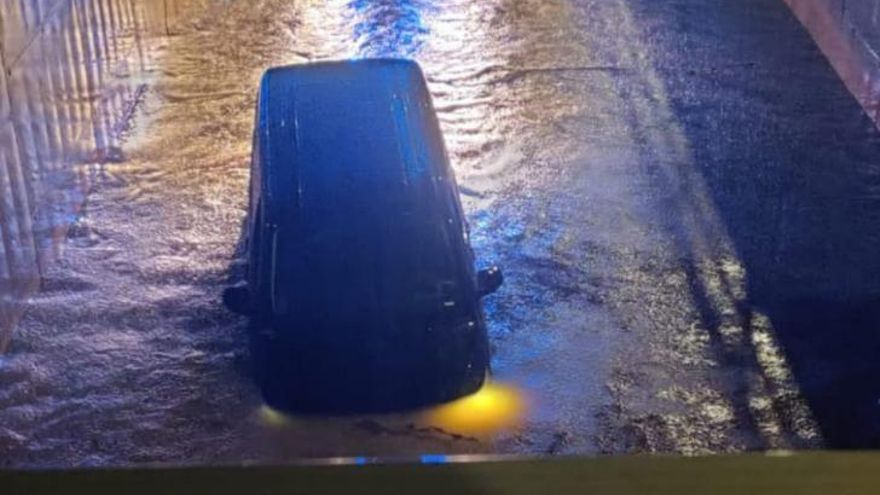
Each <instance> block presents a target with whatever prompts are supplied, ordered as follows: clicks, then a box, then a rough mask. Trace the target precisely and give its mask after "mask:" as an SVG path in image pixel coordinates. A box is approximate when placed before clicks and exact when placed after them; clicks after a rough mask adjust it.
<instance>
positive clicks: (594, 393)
mask: <svg viewBox="0 0 880 495" xmlns="http://www.w3.org/2000/svg"><path fill="white" fill-rule="evenodd" d="M183 3H187V2H183ZM191 3H192V5H188V7H191V8H193V10H192V12H194V13H193V14H192V15H191V16H190V17H188V18H186V19H184V20H181V21H180V22H179V23H178V24H176V26H175V30H174V33H173V36H170V37H167V38H164V39H163V41H162V42H161V43H159V44H157V45H156V46H155V47H154V49H155V65H154V69H153V70H151V71H148V73H147V76H145V79H144V85H145V86H144V88H145V91H144V92H143V98H142V99H141V100H142V101H140V103H139V104H138V105H137V106H136V107H135V108H136V110H135V111H134V112H133V117H132V118H131V120H130V122H129V123H128V125H127V126H126V127H127V130H126V131H125V132H124V133H123V135H122V139H121V140H120V141H119V144H118V147H119V156H118V159H115V160H100V161H101V163H96V162H97V161H98V160H92V161H89V160H85V162H86V164H85V165H81V166H86V167H88V170H98V171H99V172H100V173H96V174H94V175H93V176H92V177H93V180H92V181H91V182H90V184H89V187H88V195H87V198H86V200H85V203H84V205H83V206H82V207H81V208H80V209H79V210H77V211H76V213H75V216H73V217H70V216H68V217H66V218H70V222H69V223H70V225H69V229H68V230H67V234H66V238H65V239H64V240H63V242H61V243H60V249H59V256H58V257H57V258H58V259H57V261H55V262H53V263H47V267H46V268H45V269H44V270H43V272H41V273H40V276H39V279H40V280H41V282H42V283H41V290H40V292H39V293H37V294H36V295H35V296H33V297H32V298H30V299H29V300H28V302H27V305H26V312H25V314H24V317H23V319H22V321H21V322H20V323H19V325H18V327H17V329H16V331H15V333H14V337H13V341H12V347H11V350H10V352H9V353H8V354H6V355H5V356H3V357H2V358H0V464H5V465H10V466H50V465H125V464H132V463H147V462H150V463H153V462H163V463H166V462H167V463H206V462H207V463H215V462H240V461H249V462H250V461H253V462H277V461H285V460H292V459H298V458H303V457H332V456H388V455H392V456H399V455H420V454H447V453H448V454H475V453H501V454H573V453H577V454H598V453H603V454H619V453H631V452H668V453H684V454H702V453H713V452H731V451H743V450H761V449H800V448H816V447H822V446H830V447H846V446H862V447H876V446H878V445H880V407H878V406H877V399H878V398H880V389H878V387H880V385H878V383H880V382H878V381H877V380H876V377H877V376H878V374H877V372H878V371H880V370H878V367H880V365H878V364H877V362H876V361H877V360H876V359H875V357H876V356H877V355H878V351H880V332H876V329H877V328H878V327H880V325H878V323H880V310H878V309H875V306H874V303H873V301H874V300H876V299H877V294H878V292H880V291H878V287H880V284H878V282H880V280H878V277H880V275H878V274H880V250H878V249H876V248H877V246H878V243H877V240H878V239H877V236H878V234H877V233H878V232H880V229H878V228H877V227H878V225H877V224H878V223H880V215H878V212H880V204H878V197H880V196H878V194H877V192H876V191H875V188H876V183H877V180H878V179H877V177H878V175H877V174H878V172H880V167H878V165H880V153H878V152H880V133H878V132H877V130H876V129H875V128H874V127H873V126H872V125H871V123H870V121H869V120H868V119H867V118H866V117H865V116H864V114H863V113H862V112H861V110H860V108H859V107H858V104H857V103H856V101H855V100H854V99H853V98H852V97H851V96H850V95H849V94H848V93H847V92H846V89H845V87H844V86H843V84H842V83H841V82H840V81H839V80H838V79H837V78H836V76H835V74H834V73H833V71H832V70H831V68H830V66H829V65H828V64H827V62H826V61H825V60H824V59H823V58H822V56H821V54H820V53H819V52H818V50H817V48H816V47H815V45H814V44H813V43H812V41H811V40H810V39H809V37H808V36H807V34H806V33H805V32H804V31H803V29H802V28H801V27H800V26H799V25H798V24H797V22H796V20H795V19H794V17H793V16H792V15H791V14H790V13H789V12H788V10H786V8H785V6H784V4H783V2H777V1H771V0H745V1H741V2H725V1H722V0H675V1H665V2H656V1H653V0H594V1H590V0H578V1H574V0H570V1H569V0H555V1H520V2H513V1H507V0H491V1H485V2H479V3H476V2H469V1H466V0H449V1H444V2H429V1H415V0H413V1H369V2H368V1H359V0H330V1H325V2H317V1H302V2H292V1H282V0H259V1H251V2H244V1H216V2H212V1H204V2H191ZM368 56H369V57H372V56H405V57H410V58H414V59H416V60H417V61H419V62H420V63H421V65H422V66H423V68H424V70H425V73H426V75H427V77H428V80H429V85H430V87H431V91H432V93H433V96H434V99H435V105H436V107H437V110H438V113H439V117H440V120H441V125H442V127H443V131H444V134H445V137H446V142H447V146H448V148H449V152H450V156H451V158H452V162H453V166H454V168H455V170H456V173H457V176H458V180H459V184H460V186H461V190H462V193H463V194H464V197H463V200H464V203H465V209H466V213H467V215H468V218H469V220H470V222H471V230H472V234H473V238H472V242H473V244H474V248H475V250H476V252H477V255H478V258H479V260H480V261H479V262H480V263H481V264H488V263H490V262H497V263H499V264H500V265H501V266H502V267H504V269H505V275H506V282H505V285H504V286H503V288H502V290H501V291H499V292H498V293H497V294H496V295H494V296H492V297H491V298H489V299H488V300H487V306H486V311H487V316H488V320H489V332H490V338H491V343H492V347H493V370H494V379H495V380H496V381H497V382H499V383H501V384H504V385H505V387H506V388H504V390H506V391H507V392H510V391H511V390H516V391H518V392H517V393H518V394H519V396H520V397H519V398H518V399H517V400H518V401H519V402H521V403H522V404H524V405H525V407H526V408H527V409H526V411H525V412H524V413H523V414H522V415H521V417H519V421H517V422H516V423H514V424H511V423H510V422H509V421H507V422H505V423H504V425H503V427H502V428H496V429H494V431H491V432H487V431H485V430H482V431H479V432H473V431H469V430H468V429H467V428H465V427H462V426H461V425H460V424H459V423H455V422H444V419H443V418H444V417H445V416H448V415H444V414H443V413H441V412H436V411H427V412H415V413H406V414H395V415H383V416H371V417H344V418H308V417H300V418H293V417H283V416H281V415H278V414H277V413H276V412H274V411H271V410H268V409H266V408H264V407H262V405H261V402H260V398H259V394H258V392H257V390H256V388H255V386H254V385H253V383H252V380H251V377H250V371H249V367H248V359H247V349H246V348H247V345H246V338H245V331H246V322H245V321H244V320H242V319H240V318H237V317H235V316H233V315H231V314H228V313H227V312H226V311H224V310H223V308H222V307H221V306H220V304H219V294H220V291H221V290H222V288H223V286H224V284H225V283H226V281H227V279H228V277H229V273H230V265H233V266H234V265H235V262H234V260H233V258H234V253H235V248H236V243H237V242H238V241H239V239H238V236H239V226H240V224H241V221H242V218H243V216H244V213H245V210H244V208H245V202H246V184H247V180H248V168H247V166H248V159H249V155H250V140H249V138H250V133H251V130H252V126H253V122H252V118H253V107H254V100H255V96H256V94H255V89H256V87H257V84H258V81H259V77H260V75H261V72H262V71H263V70H264V69H265V68H266V67H268V66H272V65H278V64H288V63H303V62H308V61H313V60H323V59H340V58H343V59H344V58H352V57H368ZM81 162H82V160H81ZM510 393H512V392H510ZM478 413H479V414H483V412H479V411H478Z"/></svg>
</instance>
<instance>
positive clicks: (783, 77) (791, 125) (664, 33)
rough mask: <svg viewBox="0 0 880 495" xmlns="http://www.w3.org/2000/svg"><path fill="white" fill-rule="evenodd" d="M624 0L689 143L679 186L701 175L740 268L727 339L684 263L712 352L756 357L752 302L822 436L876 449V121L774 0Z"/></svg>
mask: <svg viewBox="0 0 880 495" xmlns="http://www.w3.org/2000/svg"><path fill="white" fill-rule="evenodd" d="M627 3H628V5H629V6H630V8H631V10H632V14H633V16H634V18H635V21H636V24H637V25H639V26H645V29H644V30H643V31H642V33H641V34H642V36H644V39H642V40H641V41H642V42H643V43H644V44H646V45H648V46H649V50H650V54H649V59H650V60H651V64H652V65H653V70H654V71H655V72H656V74H657V75H658V77H659V79H660V82H661V85H662V86H663V87H665V91H666V93H667V94H666V95H665V96H666V98H665V101H661V102H659V103H658V104H665V105H668V107H669V108H670V110H671V111H672V114H673V116H674V117H673V120H674V121H675V124H676V125H677V126H679V127H680V128H681V129H682V131H683V133H684V138H685V141H686V142H687V145H688V147H689V150H690V155H691V160H690V161H689V162H681V163H678V164H675V165H674V167H677V168H678V169H679V172H680V173H679V174H678V178H679V179H680V180H681V182H680V183H679V184H677V187H679V188H680V192H681V193H682V194H687V192H688V187H689V182H688V177H697V178H698V180H699V181H700V182H701V183H702V184H705V190H706V192H707V193H708V197H709V198H710V200H711V203H712V206H713V208H714V210H715V211H716V212H717V215H718V217H719V220H720V223H721V224H722V225H723V227H724V229H725V230H726V234H727V235H728V236H729V238H730V240H731V242H732V244H733V248H734V249H735V251H736V256H737V257H738V258H739V259H740V260H741V262H742V263H743V266H744V268H745V273H746V277H747V278H746V292H747V294H748V296H747V298H746V299H745V300H744V301H742V302H741V303H740V304H739V305H738V307H737V309H736V312H737V313H738V314H737V315H736V318H737V319H739V320H740V323H741V325H742V327H743V329H744V332H745V333H746V335H745V336H744V338H743V339H742V342H743V343H744V344H743V346H742V347H741V348H737V349H727V348H725V344H724V343H723V339H722V338H721V336H720V335H719V334H718V324H717V320H718V317H719V315H718V314H717V311H716V310H715V309H714V308H713V307H712V304H710V302H709V301H708V300H707V296H706V294H707V293H706V288H705V287H704V286H703V285H702V283H701V282H700V276H697V275H696V273H697V272H698V271H699V270H702V269H704V268H700V267H696V266H692V267H690V268H689V269H687V270H686V271H687V273H688V274H689V278H690V279H691V280H690V281H691V288H692V292H693V296H694V297H693V299H694V302H695V304H696V305H697V306H698V307H699V308H700V309H699V312H700V315H701V317H702V320H703V324H704V326H705V327H706V328H707V329H708V331H709V332H710V334H711V338H712V341H713V345H715V346H716V347H717V348H719V349H721V360H720V362H721V364H722V365H732V366H733V367H736V365H737V361H736V360H739V359H743V360H749V361H754V360H755V359H756V357H755V349H753V348H751V347H750V346H751V344H750V342H751V341H752V340H751V339H750V338H749V335H748V334H749V332H750V325H751V323H750V322H751V316H750V315H751V314H753V310H755V309H757V310H759V311H760V312H762V313H763V314H766V315H767V316H768V317H769V319H770V321H771V323H772V326H773V328H774V329H775V333H776V338H777V339H778V342H779V343H780V346H781V347H782V350H783V351H784V353H785V355H786V357H787V360H788V362H789V364H790V366H791V368H792V371H793V373H794V378H795V380H796V381H797V384H798V385H799V387H800V389H801V391H802V392H803V394H804V396H805V398H806V400H807V402H808V404H809V406H810V408H811V409H812V412H813V414H814V415H815V418H816V420H817V421H818V423H819V427H820V429H821V431H822V434H823V436H824V438H825V442H826V444H827V446H828V447H832V448H876V447H880V402H878V400H880V132H878V131H877V129H876V128H875V127H873V125H872V123H871V121H870V120H869V119H868V118H867V116H865V115H864V113H863V112H862V109H861V107H859V105H858V104H857V102H856V100H855V99H854V98H853V96H852V95H851V94H850V93H849V92H848V91H847V89H846V87H845V86H844V85H843V83H842V82H841V81H840V80H839V79H838V78H837V76H836V74H835V73H834V71H833V69H832V68H831V66H830V65H829V63H828V62H827V61H826V60H825V59H824V57H823V56H822V54H821V53H820V52H819V50H818V48H817V47H816V46H815V45H814V43H813V42H812V40H811V39H810V38H809V35H808V34H807V33H806V31H805V30H804V29H803V28H802V27H801V26H800V24H798V22H797V21H796V19H795V18H794V16H793V15H791V13H790V12H789V11H788V10H787V8H786V7H785V6H784V4H783V2H777V1H771V0H744V1H738V2H728V1H724V0H675V1H669V2H655V1H652V0H627ZM633 125H638V124H637V123H634V124H633ZM689 235H692V233H687V232H685V233H683V238H684V239H687V238H688V236H689ZM685 249H687V246H685ZM718 278H720V279H721V280H724V276H723V274H720V276H719V277H718ZM723 285H724V284H722V286H723ZM722 289H723V287H722ZM725 360H728V361H727V362H725ZM734 401H735V402H736V404H735V407H736V409H738V410H740V409H742V410H747V409H748V404H747V398H746V397H740V398H736V397H734ZM744 417H747V418H748V417H749V415H748V414H745V415H744Z"/></svg>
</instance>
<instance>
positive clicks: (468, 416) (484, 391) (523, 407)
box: [425, 381, 528, 435]
mask: <svg viewBox="0 0 880 495" xmlns="http://www.w3.org/2000/svg"><path fill="white" fill-rule="evenodd" d="M527 409H528V403H527V400H526V398H525V396H524V395H523V394H522V392H521V391H519V390H517V389H516V388H514V387H511V386H510V385H505V384H501V383H496V382H490V381H487V382H486V384H485V385H483V388H481V389H480V390H479V391H477V392H476V393H474V394H473V395H469V396H467V397H463V398H461V399H458V400H455V401H452V402H449V403H447V404H443V405H440V406H437V407H435V408H432V409H430V410H428V411H427V412H426V415H425V416H426V417H425V419H426V420H427V421H428V422H430V423H431V424H432V425H434V426H438V427H440V428H443V429H444V430H447V431H451V432H455V433H463V434H471V435H480V434H483V435H485V434H491V433H496V432H499V431H502V430H506V429H510V428H513V427H516V426H518V425H520V424H521V423H522V421H523V419H524V418H525V416H526V411H527Z"/></svg>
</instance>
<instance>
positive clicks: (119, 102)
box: [0, 0, 186, 352]
mask: <svg viewBox="0 0 880 495" xmlns="http://www.w3.org/2000/svg"><path fill="white" fill-rule="evenodd" d="M183 3H186V2H185V0H27V1H20V0H0V13H2V14H0V68H2V70H0V241H2V242H0V352H4V351H5V350H6V348H7V347H8V345H9V341H10V335H11V331H12V328H13V326H14V324H15V322H16V320H17V319H18V318H19V317H20V314H21V311H22V307H23V300H24V299H25V298H26V297H27V296H28V295H29V294H31V293H32V292H33V291H34V290H36V288H37V287H38V285H39V280H40V274H41V273H42V272H43V271H44V270H45V269H46V267H47V265H48V263H50V262H51V260H52V259H53V258H54V256H55V255H56V252H57V250H58V249H59V246H60V243H59V239H61V238H62V237H63V236H64V234H65V232H66V228H67V226H68V225H69V223H70V221H71V219H72V217H73V216H74V215H75V214H76V212H77V210H78V208H79V207H80V205H81V204H82V201H83V199H84V197H85V193H86V191H87V190H88V189H89V187H90V185H91V184H92V183H93V182H94V181H95V180H96V177H98V176H99V175H100V173H101V167H102V166H103V165H104V164H106V163H108V162H112V161H114V160H118V159H119V158H120V152H119V146H118V139H119V136H120V133H121V132H122V130H123V128H124V127H125V125H126V123H127V121H128V119H129V117H130V115H131V111H132V108H133V106H134V105H135V103H136V102H137V101H138V98H139V96H140V95H141V94H142V92H143V90H144V87H145V86H144V85H145V76H146V75H147V74H148V73H149V71H150V69H151V68H152V67H153V65H154V58H155V53H154V52H155V49H156V44H155V43H154V41H155V40H156V39H157V37H160V36H164V35H166V34H168V33H169V31H170V30H171V28H172V24H173V23H174V22H175V20H176V17H175V16H178V15H180V7H181V4H183Z"/></svg>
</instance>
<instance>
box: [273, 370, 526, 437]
mask: <svg viewBox="0 0 880 495" xmlns="http://www.w3.org/2000/svg"><path fill="white" fill-rule="evenodd" d="M527 410H528V401H527V400H526V398H525V395H524V394H523V393H522V392H521V391H520V390H518V389H516V388H515V387H512V386H510V385H507V384H502V383H497V382H490V381H487V382H486V384H485V385H483V387H482V388H481V389H480V390H479V391H477V392H476V393H474V394H472V395H469V396H467V397H462V398H461V399H457V400H454V401H452V402H447V403H445V404H440V405H437V406H434V407H430V408H427V409H423V410H420V411H412V412H403V413H390V414H384V415H371V416H370V417H371V418H373V419H375V420H377V421H382V422H383V423H385V422H388V424H389V425H390V426H389V428H392V429H393V428H395V425H413V424H417V425H422V426H428V425H430V426H432V427H438V428H442V429H443V430H445V431H448V432H450V433H456V434H461V435H476V436H479V435H490V434H493V433H497V432H500V431H503V430H508V429H511V428H514V427H516V426H519V425H520V424H521V423H522V421H523V419H524V418H525V417H526V412H527ZM257 416H258V418H259V422H260V423H261V424H262V425H263V426H266V427H269V428H273V429H287V428H291V427H306V428H308V427H314V426H316V425H319V424H324V425H328V424H331V425H332V424H334V423H335V421H334V420H339V419H341V418H340V417H334V416H328V417H323V418H321V417H315V416H299V415H294V414H288V413H285V412H283V411H279V410H277V409H274V408H272V407H271V406H269V405H266V404H264V405H262V406H260V408H259V410H258V411H257ZM328 421H329V423H328Z"/></svg>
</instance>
